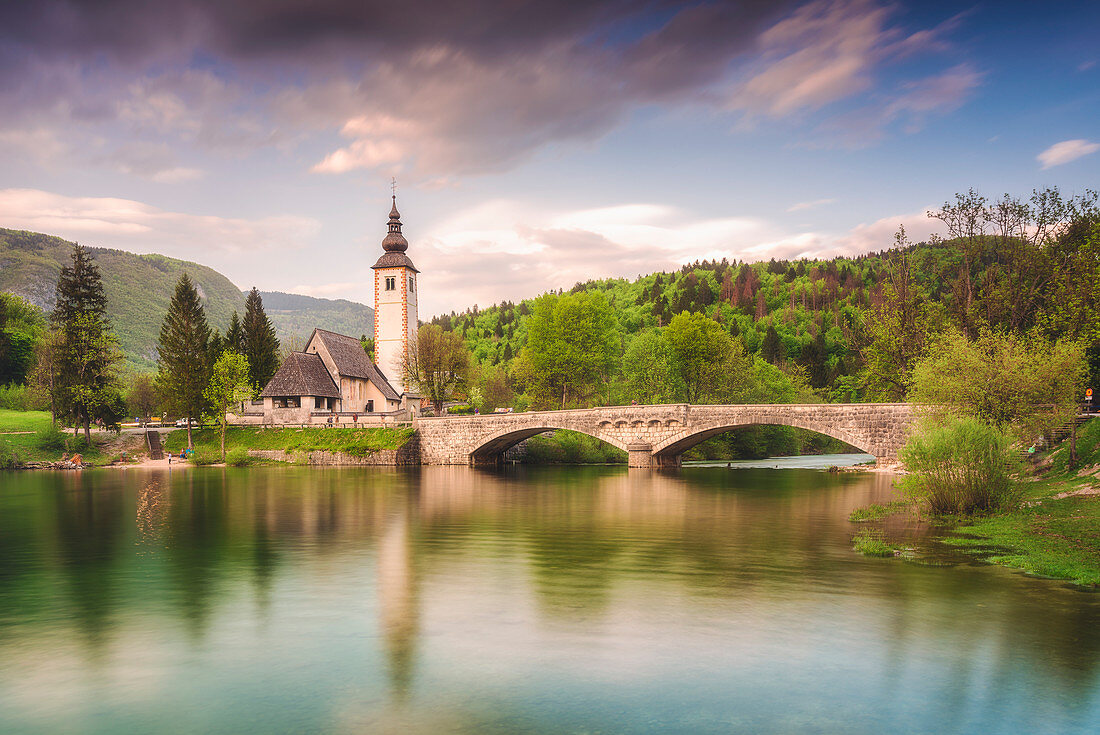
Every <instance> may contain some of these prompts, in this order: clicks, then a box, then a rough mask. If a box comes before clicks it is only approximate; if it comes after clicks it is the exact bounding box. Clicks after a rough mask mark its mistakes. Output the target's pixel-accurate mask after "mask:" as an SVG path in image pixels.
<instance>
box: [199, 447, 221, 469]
mask: <svg viewBox="0 0 1100 735" xmlns="http://www.w3.org/2000/svg"><path fill="white" fill-rule="evenodd" d="M221 461H222V453H221V450H220V449H208V448H207V447H195V452H194V453H193V454H192V455H191V464H194V465H208V464H218V463H219V462H221Z"/></svg>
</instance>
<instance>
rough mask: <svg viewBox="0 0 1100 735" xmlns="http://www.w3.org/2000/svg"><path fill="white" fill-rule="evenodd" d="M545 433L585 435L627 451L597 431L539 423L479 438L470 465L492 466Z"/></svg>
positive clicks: (617, 440) (614, 440)
mask: <svg viewBox="0 0 1100 735" xmlns="http://www.w3.org/2000/svg"><path fill="white" fill-rule="evenodd" d="M599 428H603V425H602V424H601V426H600V427H599ZM547 431H575V432H577V433H578V434H585V435H587V436H590V437H592V438H593V439H597V440H599V441H602V442H604V443H606V444H610V445H611V446H613V447H615V448H616V449H621V450H623V451H624V452H625V451H627V448H626V444H624V443H623V442H621V441H619V439H617V438H616V437H613V436H609V435H608V434H607V433H605V432H604V431H600V430H599V429H597V430H596V431H590V430H586V429H585V428H584V427H580V426H562V425H558V426H555V425H554V422H540V423H539V424H538V425H537V426H525V427H522V428H508V429H502V430H499V431H496V432H493V433H492V434H489V435H487V436H483V437H479V438H478V439H476V440H475V441H474V442H473V449H472V450H471V451H470V463H471V464H493V463H495V462H497V461H498V460H499V458H500V457H501V456H502V455H503V454H504V453H505V452H506V451H508V450H509V449H511V448H512V447H514V446H515V445H517V444H519V443H520V442H522V441H524V440H525V439H530V438H531V437H533V436H538V435H539V434H543V433H545V432H547Z"/></svg>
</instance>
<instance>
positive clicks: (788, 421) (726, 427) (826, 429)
mask: <svg viewBox="0 0 1100 735" xmlns="http://www.w3.org/2000/svg"><path fill="white" fill-rule="evenodd" d="M749 426H791V427H793V428H796V429H805V430H807V431H813V432H815V433H818V434H824V435H825V436H829V437H832V438H833V439H839V440H840V441H842V442H844V443H845V444H849V445H851V446H853V447H855V448H856V449H858V450H860V451H861V452H865V453H867V454H875V453H876V452H875V447H873V446H872V445H871V444H870V443H869V442H867V441H866V439H865V438H864V437H860V436H856V435H854V434H852V433H851V432H850V431H847V430H845V429H844V428H843V427H840V426H836V425H822V424H821V423H820V422H817V421H806V420H802V419H801V418H800V417H797V416H784V417H783V418H781V419H780V418H776V419H775V420H772V421H767V420H764V421H761V420H741V421H728V420H726V421H708V422H701V423H700V424H698V425H694V426H692V427H691V428H690V429H684V430H682V431H679V432H677V433H675V434H672V435H671V436H669V437H667V438H665V439H663V440H661V441H659V442H656V443H655V444H654V445H653V450H652V451H653V456H654V457H656V458H657V459H658V460H659V461H661V463H662V464H667V463H668V461H669V460H673V459H674V458H677V457H679V456H680V455H681V454H683V453H684V452H686V451H687V450H689V449H691V448H692V447H694V446H696V445H698V444H702V443H703V442H704V441H706V440H707V439H710V438H712V437H715V436H718V435H720V434H725V433H726V432H727V431H734V430H736V429H743V428H746V427H749Z"/></svg>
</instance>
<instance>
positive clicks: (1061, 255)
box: [434, 225, 1100, 403]
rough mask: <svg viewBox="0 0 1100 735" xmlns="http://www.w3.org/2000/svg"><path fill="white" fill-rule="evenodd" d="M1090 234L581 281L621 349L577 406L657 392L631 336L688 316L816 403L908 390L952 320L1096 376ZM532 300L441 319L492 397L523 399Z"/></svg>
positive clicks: (977, 240) (950, 243) (1099, 239)
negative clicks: (1048, 344)
mask: <svg viewBox="0 0 1100 735" xmlns="http://www.w3.org/2000/svg"><path fill="white" fill-rule="evenodd" d="M1089 232H1090V230H1089V229H1088V228H1087V227H1084V226H1083V225H1082V226H1077V227H1073V228H1069V229H1067V230H1066V231H1065V232H1064V233H1063V234H1062V235H1060V236H1059V237H1058V238H1055V239H1049V240H1048V241H1046V242H1042V243H1037V242H1028V241H1026V240H1023V239H1020V238H1011V237H1010V238H1005V237H1000V238H997V237H972V238H969V239H966V238H959V239H954V240H947V241H938V242H934V243H920V244H916V245H910V244H908V243H905V242H904V238H903V237H902V245H901V246H900V247H895V248H892V249H888V250H883V251H881V252H876V253H869V254H866V255H861V256H857V257H841V258H834V259H831V260H796V261H776V260H772V261H769V262H758V263H739V262H728V261H726V260H722V261H718V262H713V261H707V262H696V263H693V264H690V265H686V266H684V267H683V268H681V269H680V270H679V271H675V272H666V273H655V274H650V275H647V276H642V277H640V278H638V279H637V280H633V281H628V280H625V279H609V280H593V281H588V282H586V283H578V284H577V285H576V286H574V287H573V288H572V289H571V292H570V293H593V292H601V293H602V294H603V295H604V296H605V297H606V300H607V301H608V302H610V305H611V310H612V312H613V314H614V316H615V318H616V319H617V322H618V323H617V330H616V331H617V336H616V339H617V340H618V341H619V348H618V349H619V352H618V354H619V355H621V356H623V357H622V359H621V360H620V361H619V364H618V366H617V367H613V368H612V370H611V371H610V372H609V373H608V374H607V375H606V378H605V382H606V383H607V385H605V386H604V387H601V388H599V392H598V393H596V392H595V390H593V392H592V393H591V394H590V395H589V396H588V398H587V399H582V402H585V401H587V402H589V403H598V402H601V401H607V400H610V401H612V402H615V403H623V402H627V403H629V402H630V401H631V400H640V401H643V402H645V401H648V400H651V398H650V397H647V396H643V395H640V394H639V393H638V391H637V390H636V389H634V388H632V387H631V385H632V380H633V385H635V386H636V385H638V384H639V383H644V382H645V381H646V376H645V375H636V376H631V375H630V372H631V370H633V371H634V372H638V370H639V369H640V370H642V372H643V373H644V372H645V371H646V370H648V369H649V367H648V366H647V365H646V364H644V363H642V364H641V366H640V367H639V366H638V365H632V364H631V359H630V358H631V350H630V345H631V344H632V343H634V342H635V341H638V340H643V341H639V342H638V344H650V343H652V344H656V342H652V340H653V336H652V335H653V334H654V333H657V332H660V331H662V327H664V326H665V325H668V324H669V322H670V321H671V319H672V317H673V316H674V315H676V314H680V313H682V312H689V313H691V312H695V313H701V314H705V315H706V316H708V317H710V318H712V319H714V320H715V321H716V322H718V323H719V324H720V325H722V327H723V328H724V330H726V331H727V332H728V333H729V334H730V335H731V336H732V337H734V338H736V339H738V340H740V341H741V343H742V344H743V346H744V350H745V351H746V352H747V353H748V354H749V355H755V356H757V357H759V358H762V359H763V360H766V361H767V362H768V363H770V364H772V365H774V366H777V367H779V368H780V369H781V370H782V371H783V372H785V373H787V374H788V375H790V376H791V377H792V378H794V379H795V380H796V382H801V381H802V380H805V381H806V382H808V383H809V385H810V386H811V387H812V388H813V390H814V392H815V393H816V394H817V397H818V399H819V400H826V401H861V400H887V401H890V400H902V399H904V398H905V395H906V389H907V386H908V379H909V376H910V371H911V370H912V367H913V364H914V363H915V362H916V361H917V360H918V359H919V357H920V356H921V355H922V354H923V351H924V349H925V348H926V347H927V346H928V344H930V341H931V340H932V339H934V338H935V335H937V334H939V333H942V332H943V331H944V330H946V329H961V330H963V332H964V333H967V334H970V335H976V334H977V333H978V332H979V330H981V329H986V328H989V329H993V330H1000V331H1005V332H1011V333H1015V334H1020V335H1031V334H1034V335H1036V336H1039V337H1044V338H1048V339H1063V338H1064V339H1069V340H1079V341H1081V342H1082V344H1083V345H1084V347H1085V349H1086V354H1087V357H1088V360H1089V363H1090V364H1089V371H1090V373H1091V377H1090V378H1088V379H1089V380H1091V381H1094V382H1095V381H1098V380H1100V289H1098V288H1097V283H1100V280H1098V279H1100V229H1093V230H1091V234H1089ZM559 294H560V292H559ZM566 296H568V294H566ZM534 309H535V300H526V301H522V302H520V303H518V304H513V303H503V304H499V305H495V306H493V307H490V308H486V309H481V310H478V309H476V307H475V308H474V309H473V310H469V311H466V312H463V313H461V314H455V313H452V314H449V315H443V316H440V317H437V318H436V319H435V320H434V323H435V324H438V325H439V326H441V327H442V328H443V329H444V330H448V331H454V332H456V333H457V334H459V335H461V336H462V337H463V339H464V340H465V342H466V344H467V346H468V347H469V348H470V350H471V353H472V354H473V356H474V358H475V359H476V361H477V362H478V363H479V364H480V368H479V370H480V375H481V376H489V377H488V378H486V377H482V378H481V381H482V382H483V383H484V384H485V385H484V387H483V391H484V392H486V394H493V395H495V394H496V393H498V392H501V391H500V390H498V389H497V388H496V387H495V386H500V387H501V388H503V387H504V385H503V384H504V382H505V381H506V380H507V381H508V382H509V383H510V387H511V389H512V390H514V391H515V392H516V393H517V394H519V393H522V392H523V391H524V390H525V386H524V380H523V376H524V374H525V372H528V373H529V370H528V366H527V365H526V364H525V362H524V360H523V359H521V354H522V350H523V348H524V347H525V345H526V344H527V335H528V325H529V322H530V319H531V314H532V313H533V311H534ZM646 340H648V341H646ZM513 367H514V368H515V369H513ZM517 378H518V379H517ZM1090 384H1091V383H1090ZM658 398H660V399H666V400H667V399H674V398H675V396H673V395H671V394H670V395H666V396H654V397H652V399H658ZM521 402H522V401H521ZM533 402H534V403H538V400H537V399H534V400H533Z"/></svg>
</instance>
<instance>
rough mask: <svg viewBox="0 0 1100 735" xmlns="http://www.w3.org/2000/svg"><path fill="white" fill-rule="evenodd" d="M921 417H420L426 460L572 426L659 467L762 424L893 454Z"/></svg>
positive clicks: (484, 451)
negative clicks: (700, 445)
mask: <svg viewBox="0 0 1100 735" xmlns="http://www.w3.org/2000/svg"><path fill="white" fill-rule="evenodd" d="M915 419H916V409H915V407H914V406H913V405H911V404H908V403H817V404H763V405H724V406H696V405H689V404H686V403H675V404H662V405H656V406H606V407H599V408H585V409H572V410H565V411H531V412H528V413H503V414H496V413H494V414H485V415H483V416H448V417H439V418H420V419H417V422H416V426H417V429H418V430H419V432H420V437H421V457H422V461H423V462H424V464H482V463H494V462H497V461H499V457H500V455H501V454H502V453H503V452H504V451H505V450H506V449H508V448H509V447H511V446H514V445H515V444H517V443H519V442H520V441H523V440H524V439H527V438H529V437H532V436H535V435H536V434H541V433H543V432H546V431H552V430H556V429H566V430H570V431H578V432H581V433H583V434H588V435H590V436H594V437H596V438H597V439H600V440H602V441H605V442H607V443H608V444H611V445H612V446H615V447H618V448H619V449H622V450H624V451H626V452H627V453H628V456H629V464H630V466H631V467H651V466H656V465H662V466H666V465H676V464H679V457H680V455H681V454H682V453H683V452H684V451H685V450H687V449H690V448H691V447H693V446H695V445H696V444H698V443H699V442H701V441H704V440H705V439H707V438H709V437H711V436H716V435H718V434H721V433H723V432H725V431H729V430H730V429H734V428H737V427H740V426H754V425H762V424H766V425H783V426H795V427H799V428H803V429H808V430H810V431H816V432H819V433H822V434H826V435H828V436H832V437H835V438H837V439H840V440H841V441H844V442H847V443H848V444H851V445H852V446H855V447H857V448H859V449H861V450H863V451H865V452H867V453H869V454H873V455H874V456H875V457H877V458H879V459H885V460H893V459H896V458H897V452H898V450H899V449H900V448H901V446H902V445H903V444H904V443H905V439H906V437H907V436H908V433H909V431H910V429H911V427H912V425H913V423H914V421H915ZM647 447H648V449H647Z"/></svg>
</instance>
